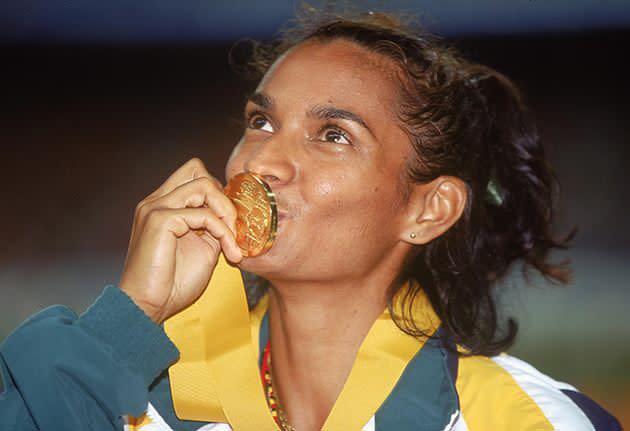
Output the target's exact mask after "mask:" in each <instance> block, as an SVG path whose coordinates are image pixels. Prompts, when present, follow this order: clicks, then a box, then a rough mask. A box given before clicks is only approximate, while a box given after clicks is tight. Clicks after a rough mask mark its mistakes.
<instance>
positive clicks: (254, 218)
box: [224, 172, 278, 256]
mask: <svg viewBox="0 0 630 431" xmlns="http://www.w3.org/2000/svg"><path fill="white" fill-rule="evenodd" d="M224 191H225V195H226V196H227V197H228V198H230V200H231V201H232V203H234V206H236V212H237V215H236V243H237V244H238V246H239V247H240V248H241V251H242V252H243V255H244V256H258V255H259V254H263V253H265V252H266V251H267V250H269V249H270V248H271V246H272V245H273V241H274V239H275V238H276V229H277V227H278V213H277V209H276V198H275V195H274V194H273V192H272V191H271V188H270V187H269V185H268V184H267V183H265V182H264V181H263V180H262V178H260V177H259V176H258V175H255V174H251V173H245V172H243V173H240V174H238V175H235V176H234V177H233V178H232V179H231V180H230V182H229V183H228V185H227V186H226V187H225V190H224Z"/></svg>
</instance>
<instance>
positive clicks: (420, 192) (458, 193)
mask: <svg viewBox="0 0 630 431" xmlns="http://www.w3.org/2000/svg"><path fill="white" fill-rule="evenodd" d="M467 200H468V186H467V185H466V183H465V182H464V181H463V180H461V179H459V178H457V177H452V176H441V177H438V178H436V179H435V180H433V181H431V182H429V183H426V184H413V185H411V192H410V196H409V200H408V202H407V205H408V207H407V211H408V216H407V218H406V225H405V226H404V229H403V230H402V232H401V235H402V236H401V238H400V239H401V240H403V241H405V242H407V243H410V244H414V245H417V244H427V243H428V242H430V241H432V240H434V239H435V238H437V237H438V236H440V235H442V234H443V233H444V232H446V231H447V230H448V229H449V228H450V227H451V226H453V225H454V224H455V222H457V220H459V218H460V217H461V215H462V213H463V212H464V208H465V207H466V201H467Z"/></svg>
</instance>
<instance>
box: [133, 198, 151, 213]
mask: <svg viewBox="0 0 630 431" xmlns="http://www.w3.org/2000/svg"><path fill="white" fill-rule="evenodd" d="M147 206H148V203H147V200H146V199H143V200H141V201H140V202H138V205H136V209H135V212H134V214H135V216H136V218H143V216H144V215H145V214H146V212H147Z"/></svg>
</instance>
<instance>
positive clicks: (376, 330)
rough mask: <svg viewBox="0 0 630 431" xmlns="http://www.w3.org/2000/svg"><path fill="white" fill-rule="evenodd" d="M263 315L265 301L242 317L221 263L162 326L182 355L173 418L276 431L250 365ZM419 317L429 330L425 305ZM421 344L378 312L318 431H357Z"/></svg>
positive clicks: (243, 308)
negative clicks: (201, 290)
mask: <svg viewBox="0 0 630 431" xmlns="http://www.w3.org/2000/svg"><path fill="white" fill-rule="evenodd" d="M419 302H422V301H419ZM265 310H266V302H265V303H263V304H261V305H260V306H259V307H257V308H256V310H254V311H253V312H252V313H251V315H250V314H249V312H248V309H247V301H246V297H245V289H244V286H243V281H242V277H241V274H240V271H239V270H238V269H237V268H234V267H232V266H230V265H229V264H228V263H227V262H226V261H225V260H224V259H223V257H221V259H220V261H219V263H218V265H217V268H216V269H215V272H214V274H213V276H212V280H211V281H210V284H209V286H208V288H207V289H206V291H205V292H204V294H203V295H202V296H201V297H200V298H199V299H198V300H197V301H196V302H195V303H194V304H193V305H191V306H190V307H188V308H187V309H186V310H184V311H183V312H181V313H179V314H177V315H176V316H174V317H172V318H171V319H169V320H168V321H167V322H166V323H165V329H166V332H167V334H168V336H169V337H170V338H171V340H173V342H174V343H175V345H176V346H177V347H178V348H179V350H180V352H181V357H180V359H179V361H178V362H177V363H176V364H174V365H173V366H171V368H170V369H169V376H170V383H171V392H172V395H173V403H174V407H175V412H176V413H177V415H178V417H179V418H180V419H188V420H197V421H205V422H228V423H229V424H230V425H231V426H232V428H233V429H234V430H235V431H239V430H254V429H255V430H277V426H276V424H275V422H274V420H273V418H272V416H271V413H270V412H269V409H268V406H267V403H266V400H265V396H264V392H263V389H262V383H261V381H260V375H259V369H258V362H257V357H258V353H259V352H258V334H259V328H260V323H261V320H262V316H263V314H264V312H265ZM419 310H420V311H419V312H418V313H417V314H416V316H417V319H418V324H419V325H422V326H421V327H424V328H432V329H433V330H435V329H436V328H437V327H438V325H439V321H438V319H437V317H436V316H435V314H434V313H433V311H432V308H431V307H430V305H428V303H427V300H426V298H424V303H423V304H419ZM423 344H424V343H423V342H421V341H419V340H417V339H416V338H414V337H411V336H408V335H406V334H404V333H403V332H402V331H400V329H398V327H396V325H395V324H394V322H393V321H392V320H391V317H390V316H389V313H387V312H384V313H383V314H382V315H381V316H380V317H379V318H378V319H377V321H376V322H375V323H374V325H373V327H372V328H371V329H370V331H369V333H368V335H367V336H366V338H365V340H364V341H363V343H362V345H361V347H360V349H359V352H358V354H357V359H356V361H355V363H354V366H353V368H352V370H351V372H350V375H349V377H348V380H347V381H346V384H345V386H344V388H343V390H342V392H341V394H340V396H339V398H338V400H337V402H336V403H335V405H334V406H333V409H332V411H331V413H330V415H329V417H328V419H327V420H326V422H325V424H324V426H323V428H322V430H323V431H331V430H352V429H361V427H362V426H364V425H365V424H366V423H367V422H368V421H369V419H370V418H371V417H372V415H374V413H375V412H376V410H377V409H378V407H379V406H380V405H381V404H382V402H383V401H384V400H385V398H386V397H387V396H388V394H389V393H390V391H391V390H392V389H393V387H394V386H395V384H396V382H397V381H398V379H399V377H400V376H401V374H402V372H403V371H404V368H405V367H406V365H407V363H408V362H409V361H410V360H411V358H413V356H414V355H415V354H416V353H417V352H418V351H419V350H420V349H421V348H422V345H423Z"/></svg>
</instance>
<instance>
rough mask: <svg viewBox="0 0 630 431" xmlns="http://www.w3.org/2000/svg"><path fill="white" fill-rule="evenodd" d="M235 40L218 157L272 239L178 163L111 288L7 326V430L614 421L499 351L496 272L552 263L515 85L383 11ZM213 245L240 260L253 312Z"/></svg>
mask: <svg viewBox="0 0 630 431" xmlns="http://www.w3.org/2000/svg"><path fill="white" fill-rule="evenodd" d="M254 59H255V61H254V65H256V66H257V67H259V68H260V69H261V71H262V72H263V73H264V76H263V78H262V80H261V81H260V83H259V85H258V87H257V89H256V91H255V92H254V93H253V95H252V96H250V97H249V100H248V102H247V105H246V107H245V130H244V133H243V137H242V139H241V140H240V142H239V143H238V145H237V146H236V147H235V149H234V151H233V153H232V156H231V158H230V160H229V162H228V165H227V167H226V174H227V175H226V176H227V178H228V180H229V179H231V178H233V177H235V176H236V175H237V174H239V173H241V172H248V173H254V174H256V175H258V176H259V177H260V178H262V179H263V180H265V181H266V183H267V184H268V185H269V186H270V187H271V189H272V190H273V192H274V194H275V196H276V199H277V205H278V231H277V238H276V240H275V242H274V244H273V246H272V248H271V249H270V250H269V251H268V252H267V253H265V254H262V255H259V256H255V257H251V256H249V257H248V256H243V254H242V252H241V250H240V249H239V246H238V245H237V243H236V239H235V236H234V232H235V219H236V211H235V207H234V204H233V203H232V201H230V199H228V198H227V197H226V196H225V195H224V193H223V186H222V185H221V184H220V183H219V182H218V181H217V180H216V179H214V178H213V177H212V176H211V175H210V174H209V173H208V172H207V171H206V170H205V168H204V166H203V164H202V163H201V162H200V161H199V160H196V159H195V160H191V161H190V162H188V163H187V164H185V165H184V166H183V167H181V168H180V169H179V170H177V171H176V172H175V173H174V174H173V175H172V176H171V177H170V178H169V179H168V180H167V181H166V182H165V183H164V184H162V186H160V187H159V188H158V189H157V190H156V191H155V192H154V193H152V194H151V195H149V196H148V197H147V198H146V199H144V200H143V201H142V202H141V203H140V204H139V205H138V207H137V211H136V214H135V218H134V225H133V230H132V235H131V240H130V245H129V250H128V256H127V260H126V262H125V268H124V271H123V274H122V276H121V280H120V283H119V286H118V288H115V287H109V288H107V289H106V290H105V292H104V293H103V295H102V296H101V297H100V298H99V299H98V300H97V301H96V303H95V304H94V305H93V306H92V307H91V308H90V309H89V310H88V311H87V312H86V313H84V314H83V315H82V316H80V317H78V318H77V317H76V316H75V315H73V314H72V313H71V312H69V311H68V310H66V309H63V308H60V307H57V308H52V309H48V310H45V311H43V312H42V313H40V314H38V315H36V316H34V317H33V318H31V319H30V320H29V321H27V322H26V323H25V324H23V325H22V326H21V327H20V328H19V329H18V330H17V331H16V332H15V333H14V334H13V335H12V336H10V337H9V338H8V339H7V340H6V342H5V343H4V344H3V346H2V350H1V354H2V356H1V360H0V365H1V366H2V380H3V382H4V386H5V389H4V391H5V392H4V395H3V396H2V398H0V411H2V412H3V414H2V415H0V417H1V418H0V424H2V425H3V426H4V427H5V428H3V429H6V427H9V428H8V429H20V430H21V429H88V428H89V429H99V430H105V429H122V428H123V421H126V425H125V426H126V428H127V429H142V430H158V429H159V430H166V429H177V430H179V429H182V430H189V429H190V430H192V429H207V430H209V429H215V430H219V429H230V428H229V427H230V426H231V427H233V429H239V430H240V429H242V430H254V429H265V430H266V429H270V430H271V429H277V428H278V427H279V428H280V429H282V430H293V429H295V430H300V431H302V430H317V429H327V430H349V429H366V430H374V429H376V430H390V429H396V430H405V429H414V430H417V429H423V430H444V429H449V430H466V429H471V430H490V429H492V430H495V429H510V430H514V429H523V430H544V429H567V430H569V429H570V430H587V429H619V428H620V427H619V425H618V423H617V422H616V421H615V419H614V418H612V417H611V416H609V415H608V414H607V413H606V412H605V411H603V410H602V409H601V408H599V407H598V406H597V405H596V404H595V403H593V402H592V401H590V400H589V399H588V398H586V397H585V396H584V395H582V394H580V393H579V392H577V391H576V390H575V389H574V388H572V387H570V386H569V385H566V384H561V383H558V382H555V381H553V380H551V379H550V378H548V377H546V376H544V375H542V374H541V373H539V372H538V371H536V370H534V369H533V368H531V367H530V366H528V365H527V364H524V363H522V362H520V361H518V360H516V359H514V358H511V357H509V356H506V355H502V356H496V355H497V354H498V353H499V352H501V351H502V350H504V349H505V348H506V347H508V346H509V345H510V344H511V342H512V341H513V339H514V335H515V332H516V329H515V327H514V325H513V323H511V322H509V323H508V325H507V327H506V328H505V329H504V330H502V329H501V328H502V325H500V321H499V319H498V316H497V310H496V306H495V303H494V297H493V287H494V286H495V284H496V282H497V281H498V280H500V279H501V278H502V277H503V276H504V275H505V274H506V272H507V270H508V268H509V267H510V266H511V265H512V264H513V263H514V262H516V261H519V260H520V261H523V262H524V265H525V267H526V268H527V267H534V268H536V269H537V270H538V271H540V272H541V273H542V274H543V275H545V276H546V277H548V278H550V279H552V280H556V281H560V282H564V281H566V280H567V278H568V270H567V269H566V268H564V267H563V266H560V265H554V264H551V263H549V262H548V260H547V255H548V252H549V251H550V250H551V249H553V248H564V247H566V243H567V241H568V240H569V239H570V237H569V238H567V239H565V240H562V241H556V240H554V239H553V238H552V237H551V234H550V226H551V204H552V197H553V190H554V189H553V186H554V182H553V177H552V174H551V171H550V169H549V167H548V166H547V164H546V161H545V159H544V156H543V149H542V147H541V145H540V142H539V139H538V136H537V134H536V130H535V128H534V125H533V123H532V122H531V120H530V119H529V117H528V115H527V112H526V110H525V108H524V107H523V104H522V102H521V98H520V95H519V93H518V91H517V90H516V88H515V87H514V86H513V84H512V83H511V82H510V81H509V80H508V79H507V78H505V77H504V76H502V75H500V74H499V73H497V72H495V71H493V70H491V69H488V68H486V67H483V66H480V65H475V64H472V63H468V62H466V61H465V60H463V59H461V58H460V57H459V56H458V55H457V54H456V53H454V52H453V51H451V50H449V49H446V48H444V47H443V46H442V45H441V44H440V43H438V42H436V41H435V40H433V39H432V38H430V37H428V36H418V35H417V34H414V33H413V32H411V31H410V30H408V29H406V28H405V27H404V26H402V25H401V24H399V23H397V22H396V21H395V20H393V19H391V18H389V17H387V16H384V15H379V14H368V15H366V16H363V17H360V18H359V19H356V20H350V19H339V18H336V19H332V20H329V21H326V22H324V23H318V24H317V25H315V26H313V27H308V26H307V27H302V28H301V31H294V32H291V33H288V34H287V36H286V38H285V39H284V41H283V42H282V43H280V44H278V45H277V46H275V47H274V49H271V50H268V49H265V50H263V49H260V50H257V52H256V53H255V58H254ZM200 232H201V234H199V233H200ZM221 253H222V254H223V255H224V256H225V258H226V259H227V260H228V261H229V262H231V264H232V265H237V266H238V267H239V268H240V269H241V270H244V271H247V272H248V273H251V274H255V279H253V280H252V283H251V284H250V285H249V286H248V292H247V293H248V299H249V302H250V306H251V313H249V315H248V311H247V308H246V303H245V295H244V292H243V289H242V287H241V285H240V278H238V277H237V278H236V279H235V278H234V269H233V268H232V267H230V266H228V265H227V264H225V263H224V262H222V261H221V258H220V255H221ZM217 262H219V264H217ZM209 280H210V286H209V287H208V288H207V289H206V287H207V285H208V281H209ZM191 304H193V305H192V306H190V305H191ZM189 306H190V307H189ZM147 317H148V318H147ZM149 319H150V320H149ZM164 322H165V327H166V331H167V334H168V337H167V336H166V335H165V334H164V332H163V331H162V329H161V327H160V326H159V325H160V324H162V323H164ZM169 338H170V339H169ZM171 340H172V341H173V342H174V344H173V343H172V342H171ZM175 346H177V347H175ZM178 358H179V359H178ZM169 366H170V368H169ZM258 367H260V369H259V368H258ZM167 369H168V373H166V370H167ZM261 380H262V385H261ZM262 388H264V390H261V389H262ZM2 421H4V422H2Z"/></svg>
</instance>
